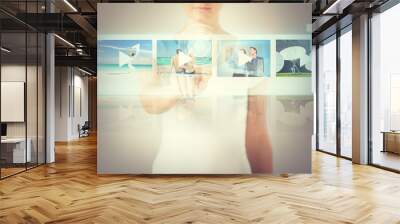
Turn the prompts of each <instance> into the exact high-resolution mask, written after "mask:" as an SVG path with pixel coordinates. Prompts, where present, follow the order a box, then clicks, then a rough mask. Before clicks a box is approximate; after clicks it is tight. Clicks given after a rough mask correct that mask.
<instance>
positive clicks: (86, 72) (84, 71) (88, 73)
mask: <svg viewBox="0 0 400 224" xmlns="http://www.w3.org/2000/svg"><path fill="white" fill-rule="evenodd" d="M78 70H79V71H81V72H83V73H85V74H87V75H92V73H90V72H88V71H86V70H83V69H81V68H79V67H78Z"/></svg>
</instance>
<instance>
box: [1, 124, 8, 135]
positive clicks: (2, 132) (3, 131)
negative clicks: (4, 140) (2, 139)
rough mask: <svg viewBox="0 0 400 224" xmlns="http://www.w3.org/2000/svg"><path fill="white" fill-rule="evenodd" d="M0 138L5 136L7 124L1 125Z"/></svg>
mask: <svg viewBox="0 0 400 224" xmlns="http://www.w3.org/2000/svg"><path fill="white" fill-rule="evenodd" d="M1 136H7V124H6V123H1Z"/></svg>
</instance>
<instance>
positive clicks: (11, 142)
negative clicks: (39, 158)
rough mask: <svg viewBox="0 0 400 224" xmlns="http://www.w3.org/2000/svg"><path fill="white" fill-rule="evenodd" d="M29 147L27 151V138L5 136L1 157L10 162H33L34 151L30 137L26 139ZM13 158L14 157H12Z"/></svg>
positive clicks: (2, 141) (2, 142) (2, 140)
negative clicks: (32, 150)
mask: <svg viewBox="0 0 400 224" xmlns="http://www.w3.org/2000/svg"><path fill="white" fill-rule="evenodd" d="M26 142H27V143H28V144H27V147H26V153H25V138H5V139H1V157H2V159H5V160H6V161H7V162H8V163H26V162H31V160H32V153H31V145H32V141H31V139H30V138H28V139H26ZM11 158H12V159H11Z"/></svg>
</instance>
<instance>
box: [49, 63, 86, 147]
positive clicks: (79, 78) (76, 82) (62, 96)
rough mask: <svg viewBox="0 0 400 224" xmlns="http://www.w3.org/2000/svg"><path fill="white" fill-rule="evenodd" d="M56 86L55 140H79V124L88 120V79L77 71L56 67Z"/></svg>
mask: <svg viewBox="0 0 400 224" xmlns="http://www.w3.org/2000/svg"><path fill="white" fill-rule="evenodd" d="M55 86H56V88H55V89H56V90H55V123H56V128H55V129H56V130H55V140H56V141H69V140H73V139H77V138H79V132H78V124H80V125H83V123H84V122H85V121H87V120H88V78H87V77H86V76H83V73H81V72H80V71H79V70H77V69H74V68H71V67H56V83H55ZM79 95H80V97H79ZM79 101H81V102H79ZM80 105H81V108H79V107H80ZM80 109H81V111H80Z"/></svg>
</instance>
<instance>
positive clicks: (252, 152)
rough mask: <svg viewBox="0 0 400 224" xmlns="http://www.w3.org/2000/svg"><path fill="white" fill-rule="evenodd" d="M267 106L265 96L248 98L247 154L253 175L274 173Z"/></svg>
mask: <svg viewBox="0 0 400 224" xmlns="http://www.w3.org/2000/svg"><path fill="white" fill-rule="evenodd" d="M266 105H267V97H266V96H265V95H252V96H250V95H249V96H248V106H247V125H246V152H247V158H248V160H249V162H250V167H251V171H252V173H271V172H272V167H273V164H272V146H271V142H270V139H269V134H268V127H267V115H266V110H267V108H266Z"/></svg>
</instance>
